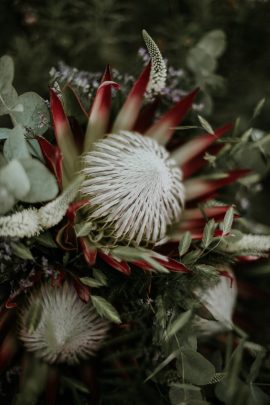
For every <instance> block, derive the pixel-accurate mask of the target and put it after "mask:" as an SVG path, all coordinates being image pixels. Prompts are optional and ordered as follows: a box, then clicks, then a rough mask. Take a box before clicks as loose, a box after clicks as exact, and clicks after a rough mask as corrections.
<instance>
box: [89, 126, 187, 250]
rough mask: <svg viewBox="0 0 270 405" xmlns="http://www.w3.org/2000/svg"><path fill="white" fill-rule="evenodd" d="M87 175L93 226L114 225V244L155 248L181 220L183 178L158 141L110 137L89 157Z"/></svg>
mask: <svg viewBox="0 0 270 405" xmlns="http://www.w3.org/2000/svg"><path fill="white" fill-rule="evenodd" d="M84 172H85V174H86V179H85V180H84V182H83V187H82V192H83V193H84V194H85V195H86V196H87V197H88V198H89V199H90V220H91V221H101V222H104V223H106V224H107V225H108V224H111V227H112V228H113V235H112V236H113V237H114V238H115V239H116V240H120V239H122V240H123V239H125V240H128V241H129V242H132V243H134V244H135V245H139V244H140V243H141V242H144V243H146V244H147V243H156V242H158V241H160V240H162V239H163V238H164V237H165V236H166V231H167V228H168V226H170V225H172V224H174V223H176V222H177V221H178V220H179V217H180V215H181V213H182V209H183V205H184V186H183V183H182V172H181V170H180V169H179V167H177V165H176V163H175V162H174V160H173V159H172V158H171V157H170V155H169V153H168V152H167V151H166V150H165V148H164V147H163V146H161V145H159V144H158V143H157V142H156V141H155V140H154V139H151V138H148V137H144V136H142V135H140V134H138V133H133V132H129V131H121V132H120V133H119V134H111V135H109V136H108V137H107V138H105V139H103V140H100V141H98V142H96V143H95V145H94V147H93V149H92V151H91V152H89V153H88V154H86V156H85V169H84ZM107 228H108V226H107Z"/></svg>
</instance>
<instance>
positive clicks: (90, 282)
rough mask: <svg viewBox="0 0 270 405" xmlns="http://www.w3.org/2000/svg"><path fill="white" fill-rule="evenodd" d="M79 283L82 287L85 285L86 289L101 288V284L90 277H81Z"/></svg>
mask: <svg viewBox="0 0 270 405" xmlns="http://www.w3.org/2000/svg"><path fill="white" fill-rule="evenodd" d="M80 281H81V282H82V283H83V284H84V285H87V286H88V287H93V288H98V287H102V286H103V284H102V283H101V282H100V281H98V280H95V279H94V278H91V277H81V278H80Z"/></svg>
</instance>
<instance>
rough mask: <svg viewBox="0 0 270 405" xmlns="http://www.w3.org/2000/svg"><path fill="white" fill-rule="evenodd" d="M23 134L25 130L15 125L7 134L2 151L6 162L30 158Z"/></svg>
mask: <svg viewBox="0 0 270 405" xmlns="http://www.w3.org/2000/svg"><path fill="white" fill-rule="evenodd" d="M24 134H25V129H24V128H23V127H22V126H21V125H17V126H16V127H15V128H13V129H12V130H11V131H10V132H9V135H8V138H7V140H6V141H5V144H4V150H3V152H4V156H5V158H6V159H7V160H12V159H28V158H29V157H30V153H29V151H28V148H27V142H26V140H25V136H24Z"/></svg>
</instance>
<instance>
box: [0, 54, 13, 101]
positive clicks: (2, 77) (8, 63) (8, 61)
mask: <svg viewBox="0 0 270 405" xmlns="http://www.w3.org/2000/svg"><path fill="white" fill-rule="evenodd" d="M13 78H14V63H13V60H12V58H11V57H10V56H8V55H4V56H2V57H1V58H0V94H2V93H7V92H8V90H9V87H10V85H11V84H12V82H13Z"/></svg>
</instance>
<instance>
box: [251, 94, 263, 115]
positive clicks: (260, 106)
mask: <svg viewBox="0 0 270 405" xmlns="http://www.w3.org/2000/svg"><path fill="white" fill-rule="evenodd" d="M264 104H265V98H262V99H261V100H260V101H259V102H258V104H257V105H256V107H255V108H254V112H253V116H252V119H254V118H256V117H258V115H260V113H261V111H262V109H263V106H264Z"/></svg>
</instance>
